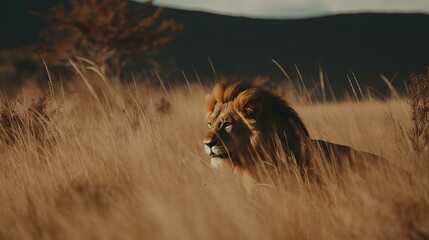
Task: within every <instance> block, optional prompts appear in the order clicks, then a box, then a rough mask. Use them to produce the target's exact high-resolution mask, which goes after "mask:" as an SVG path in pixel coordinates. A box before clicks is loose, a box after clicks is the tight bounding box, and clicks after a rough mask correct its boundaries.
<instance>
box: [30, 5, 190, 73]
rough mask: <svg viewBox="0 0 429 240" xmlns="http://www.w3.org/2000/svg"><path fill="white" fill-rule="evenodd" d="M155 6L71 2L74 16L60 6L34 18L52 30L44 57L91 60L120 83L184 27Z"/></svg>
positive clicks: (42, 49)
mask: <svg viewBox="0 0 429 240" xmlns="http://www.w3.org/2000/svg"><path fill="white" fill-rule="evenodd" d="M152 2H153V1H147V2H146V3H144V4H142V5H141V6H140V7H136V8H133V9H131V8H130V7H129V4H128V3H129V1H128V0H70V6H71V7H70V8H69V9H70V10H66V9H65V8H64V6H63V5H61V4H59V5H57V6H54V7H52V8H51V9H50V11H49V12H47V13H40V12H31V13H30V14H32V15H34V16H37V17H40V18H42V19H43V20H45V21H46V22H47V23H49V24H50V25H51V27H50V28H49V29H47V30H45V31H43V32H42V35H41V36H42V38H43V39H44V41H45V44H43V45H41V46H38V47H37V49H38V50H39V56H41V57H43V58H44V59H46V60H48V61H49V60H51V61H56V62H58V61H64V60H67V59H68V58H70V57H73V56H80V57H85V58H88V59H90V60H92V61H94V62H95V63H96V64H97V65H99V66H100V69H101V70H102V72H103V73H105V74H109V75H111V76H113V77H115V78H116V79H119V78H120V77H121V76H122V73H123V70H124V68H125V67H126V66H127V64H129V63H130V61H131V60H132V59H133V58H136V57H139V56H144V55H146V54H148V53H150V52H152V51H154V50H156V49H159V48H161V47H163V46H165V45H167V44H169V43H170V42H171V41H172V40H173V34H174V33H175V32H178V31H180V30H181V29H182V27H183V26H182V25H181V24H179V23H177V22H175V21H174V20H172V19H161V14H162V11H163V9H162V8H155V7H153V5H152Z"/></svg>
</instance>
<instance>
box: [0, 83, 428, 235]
mask: <svg viewBox="0 0 429 240" xmlns="http://www.w3.org/2000/svg"><path fill="white" fill-rule="evenodd" d="M79 81H80V82H82V80H81V79H79ZM89 85H90V86H92V88H90V87H88V86H89ZM208 87H209V86H207V87H203V86H200V85H189V86H187V85H185V86H183V87H176V88H174V89H166V91H165V90H163V89H162V88H157V87H151V86H149V85H142V84H134V83H131V84H129V85H128V87H125V86H123V87H115V88H114V87H112V86H110V85H109V84H106V82H103V81H102V80H101V79H100V77H99V76H85V81H83V82H82V84H75V85H70V86H67V87H61V85H60V84H56V83H55V82H54V84H53V88H52V89H51V93H50V94H51V97H52V101H49V103H46V104H49V106H47V107H49V108H52V109H58V110H57V111H56V112H55V114H53V116H51V117H50V118H49V121H47V123H46V124H43V125H42V126H43V129H44V131H45V132H48V133H49V134H50V135H49V136H47V139H53V140H52V141H50V142H49V144H46V142H45V141H40V140H38V138H35V137H32V135H31V134H29V133H28V131H16V134H17V135H16V136H15V137H16V139H17V140H16V141H14V142H12V143H11V142H5V141H3V142H1V143H0V144H1V145H0V148H1V151H0V203H1V204H0V216H1V217H0V238H1V239H351V238H358V239H380V238H382V239H407V238H408V239H422V238H425V237H428V236H429V199H428V196H429V195H428V193H429V188H428V187H427V186H428V185H427V184H428V182H427V180H428V176H429V174H428V173H427V170H428V168H427V165H425V163H424V161H423V160H421V159H419V158H418V157H417V155H416V153H415V152H414V150H413V148H412V145H411V144H410V142H409V140H407V139H406V137H405V135H404V134H406V130H407V129H409V128H410V126H411V120H410V109H409V107H408V105H407V103H406V101H405V100H401V99H395V100H390V101H383V102H381V101H374V100H367V101H361V102H360V103H356V102H352V101H346V102H337V103H320V104H319V103H312V104H298V103H296V104H293V107H295V108H296V109H297V111H298V113H299V114H300V115H301V117H302V118H303V120H304V122H305V124H306V125H307V128H308V130H309V132H310V135H311V137H313V138H318V139H324V140H328V141H331V142H335V143H341V144H347V145H350V146H352V147H354V148H356V149H359V150H364V151H368V152H371V153H375V154H379V155H381V156H383V157H385V158H387V159H389V161H392V162H394V163H395V164H396V165H398V166H401V167H402V168H404V169H407V170H408V171H410V172H411V173H412V175H413V176H414V178H415V183H413V185H411V186H410V185H409V184H407V183H404V182H402V181H403V179H402V178H397V179H396V177H395V176H391V177H390V178H386V177H385V176H382V175H381V174H380V173H379V172H377V171H374V172H373V173H371V174H372V175H371V176H370V177H369V178H367V179H366V178H362V177H361V176H359V175H354V174H353V173H350V174H349V175H348V180H347V181H346V182H345V183H344V185H339V184H337V183H336V182H335V181H331V182H326V183H324V184H323V185H317V184H313V183H306V182H302V181H297V180H296V179H294V178H293V177H292V176H290V177H289V176H285V178H286V181H284V184H280V183H278V184H260V185H257V186H255V187H254V189H253V190H252V192H251V193H249V192H248V191H247V190H246V188H245V187H244V185H243V183H242V178H241V176H240V175H238V174H234V173H233V172H232V171H229V170H227V169H224V170H220V171H218V170H214V169H212V168H211V167H210V165H209V159H208V157H207V156H206V155H205V154H204V151H203V148H202V137H203V135H204V132H205V130H206V124H205V120H204V108H203V104H204V97H205V94H206V92H207V91H208ZM64 89H69V90H71V91H73V92H74V91H75V90H76V92H74V93H71V94H68V93H67V91H65V90H64ZM34 91H35V90H30V89H24V93H25V94H21V95H20V96H18V98H20V99H21V102H22V103H21V104H19V103H18V104H17V108H22V109H26V106H27V105H26V104H29V103H31V97H30V96H31V95H36V96H37V95H38V94H37V93H36V92H34ZM285 92H286V91H285ZM286 97H287V96H286ZM162 99H164V100H162ZM11 101H13V100H12V99H11ZM162 102H164V103H162ZM166 102H167V103H168V105H169V106H168V107H166V108H165V109H163V107H160V106H162V105H163V104H164V105H165V104H166ZM22 116H23V117H22V118H23V121H29V119H28V117H29V116H28V115H22ZM29 129H31V128H29ZM404 129H405V130H404ZM12 131H13V129H12ZM273 181H275V179H274V180H273ZM282 183H283V182H282Z"/></svg>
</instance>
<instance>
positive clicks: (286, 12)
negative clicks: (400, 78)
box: [154, 0, 429, 18]
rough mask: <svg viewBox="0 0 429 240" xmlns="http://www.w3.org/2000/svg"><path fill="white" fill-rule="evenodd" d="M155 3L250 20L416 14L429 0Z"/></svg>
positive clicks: (426, 7)
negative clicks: (332, 15) (379, 13)
mask: <svg viewBox="0 0 429 240" xmlns="http://www.w3.org/2000/svg"><path fill="white" fill-rule="evenodd" d="M154 3H155V4H157V5H163V6H170V7H176V8H182V9H194V10H205V11H209V12H216V13H222V14H232V15H244V16H253V17H268V18H269V17H276V18H287V17H308V16H318V15H326V14H332V13H349V12H364V11H365V12H420V13H426V14H429V0H155V1H154Z"/></svg>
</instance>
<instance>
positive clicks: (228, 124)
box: [223, 122, 232, 129]
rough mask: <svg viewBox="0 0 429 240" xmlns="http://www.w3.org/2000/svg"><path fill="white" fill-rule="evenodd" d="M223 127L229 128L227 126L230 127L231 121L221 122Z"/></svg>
mask: <svg viewBox="0 0 429 240" xmlns="http://www.w3.org/2000/svg"><path fill="white" fill-rule="evenodd" d="M223 127H224V128H225V129H229V128H231V127H232V123H231V122H224V123H223Z"/></svg>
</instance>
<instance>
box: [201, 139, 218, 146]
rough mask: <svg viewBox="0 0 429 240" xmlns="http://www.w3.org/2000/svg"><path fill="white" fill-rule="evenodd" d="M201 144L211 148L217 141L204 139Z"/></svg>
mask: <svg viewBox="0 0 429 240" xmlns="http://www.w3.org/2000/svg"><path fill="white" fill-rule="evenodd" d="M203 143H204V144H205V145H206V146H207V147H209V148H211V147H213V146H214V145H216V143H217V141H216V140H214V139H204V140H203Z"/></svg>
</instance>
